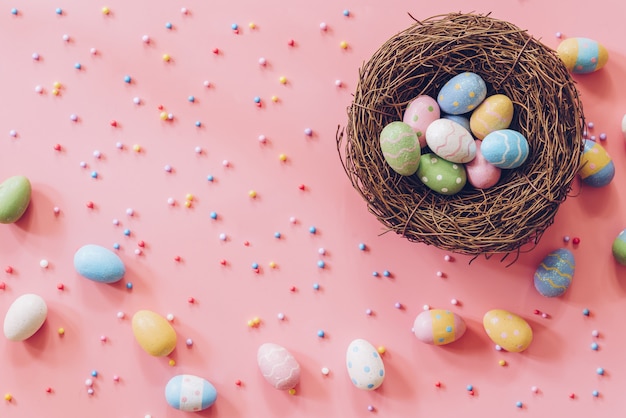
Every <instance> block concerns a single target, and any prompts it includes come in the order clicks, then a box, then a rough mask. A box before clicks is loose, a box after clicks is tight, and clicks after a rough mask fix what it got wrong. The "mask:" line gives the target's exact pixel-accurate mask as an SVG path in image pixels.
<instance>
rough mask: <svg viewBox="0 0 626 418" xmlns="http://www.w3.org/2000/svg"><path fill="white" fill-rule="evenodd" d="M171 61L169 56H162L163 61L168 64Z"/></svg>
mask: <svg viewBox="0 0 626 418" xmlns="http://www.w3.org/2000/svg"><path fill="white" fill-rule="evenodd" d="M171 59H172V57H170V54H163V61H165V62H168V61H169V60H171Z"/></svg>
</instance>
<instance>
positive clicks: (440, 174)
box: [417, 153, 467, 195]
mask: <svg viewBox="0 0 626 418" xmlns="http://www.w3.org/2000/svg"><path fill="white" fill-rule="evenodd" d="M420 160H421V161H420V164H419V168H418V169H417V175H418V177H419V178H420V180H421V181H422V183H424V184H425V185H426V186H427V187H428V188H430V189H432V190H433V191H435V192H437V193H440V194H444V195H453V194H456V193H458V192H460V191H461V189H463V187H464V186H465V183H466V182H467V174H466V173H465V166H464V165H463V164H460V163H453V162H450V161H448V160H444V159H443V158H441V157H439V156H437V155H435V154H432V153H430V154H424V155H422V157H421V158H420Z"/></svg>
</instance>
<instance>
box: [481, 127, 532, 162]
mask: <svg viewBox="0 0 626 418" xmlns="http://www.w3.org/2000/svg"><path fill="white" fill-rule="evenodd" d="M480 151H481V152H482V154H483V157H485V160H487V161H488V162H489V163H491V164H493V165H495V166H496V167H498V168H517V167H519V166H521V165H522V164H524V162H525V161H526V158H528V152H529V149H528V141H527V140H526V138H525V137H524V135H522V134H521V133H519V132H517V131H514V130H512V129H500V130H498V131H493V132H491V133H490V134H489V135H487V136H486V137H485V138H484V139H483V142H482V144H481V146H480Z"/></svg>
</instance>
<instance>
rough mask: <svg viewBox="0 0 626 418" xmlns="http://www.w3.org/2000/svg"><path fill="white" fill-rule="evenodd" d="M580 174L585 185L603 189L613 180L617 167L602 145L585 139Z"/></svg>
mask: <svg viewBox="0 0 626 418" xmlns="http://www.w3.org/2000/svg"><path fill="white" fill-rule="evenodd" d="M578 174H580V178H581V179H582V180H583V183H585V184H587V185H589V186H592V187H602V186H606V185H607V184H609V183H610V182H611V180H613V177H614V176H615V165H614V164H613V160H611V157H610V156H609V154H608V153H607V152H606V150H605V149H604V147H603V146H602V145H600V144H598V143H597V142H594V141H590V140H588V139H585V148H584V150H583V155H582V156H581V157H580V169H579V170H578Z"/></svg>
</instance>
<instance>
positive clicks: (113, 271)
mask: <svg viewBox="0 0 626 418" xmlns="http://www.w3.org/2000/svg"><path fill="white" fill-rule="evenodd" d="M74 268H75V269H76V271H77V272H78V274H80V275H81V276H83V277H85V278H87V279H89V280H93V281H94V282H99V283H115V282H117V281H119V280H121V279H122V277H124V274H125V273H126V268H125V267H124V263H123V262H122V260H121V259H120V258H119V257H118V255H117V254H115V253H114V252H113V251H111V250H109V249H107V248H104V247H101V246H99V245H95V244H88V245H84V246H82V247H80V248H79V249H78V251H76V253H74Z"/></svg>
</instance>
